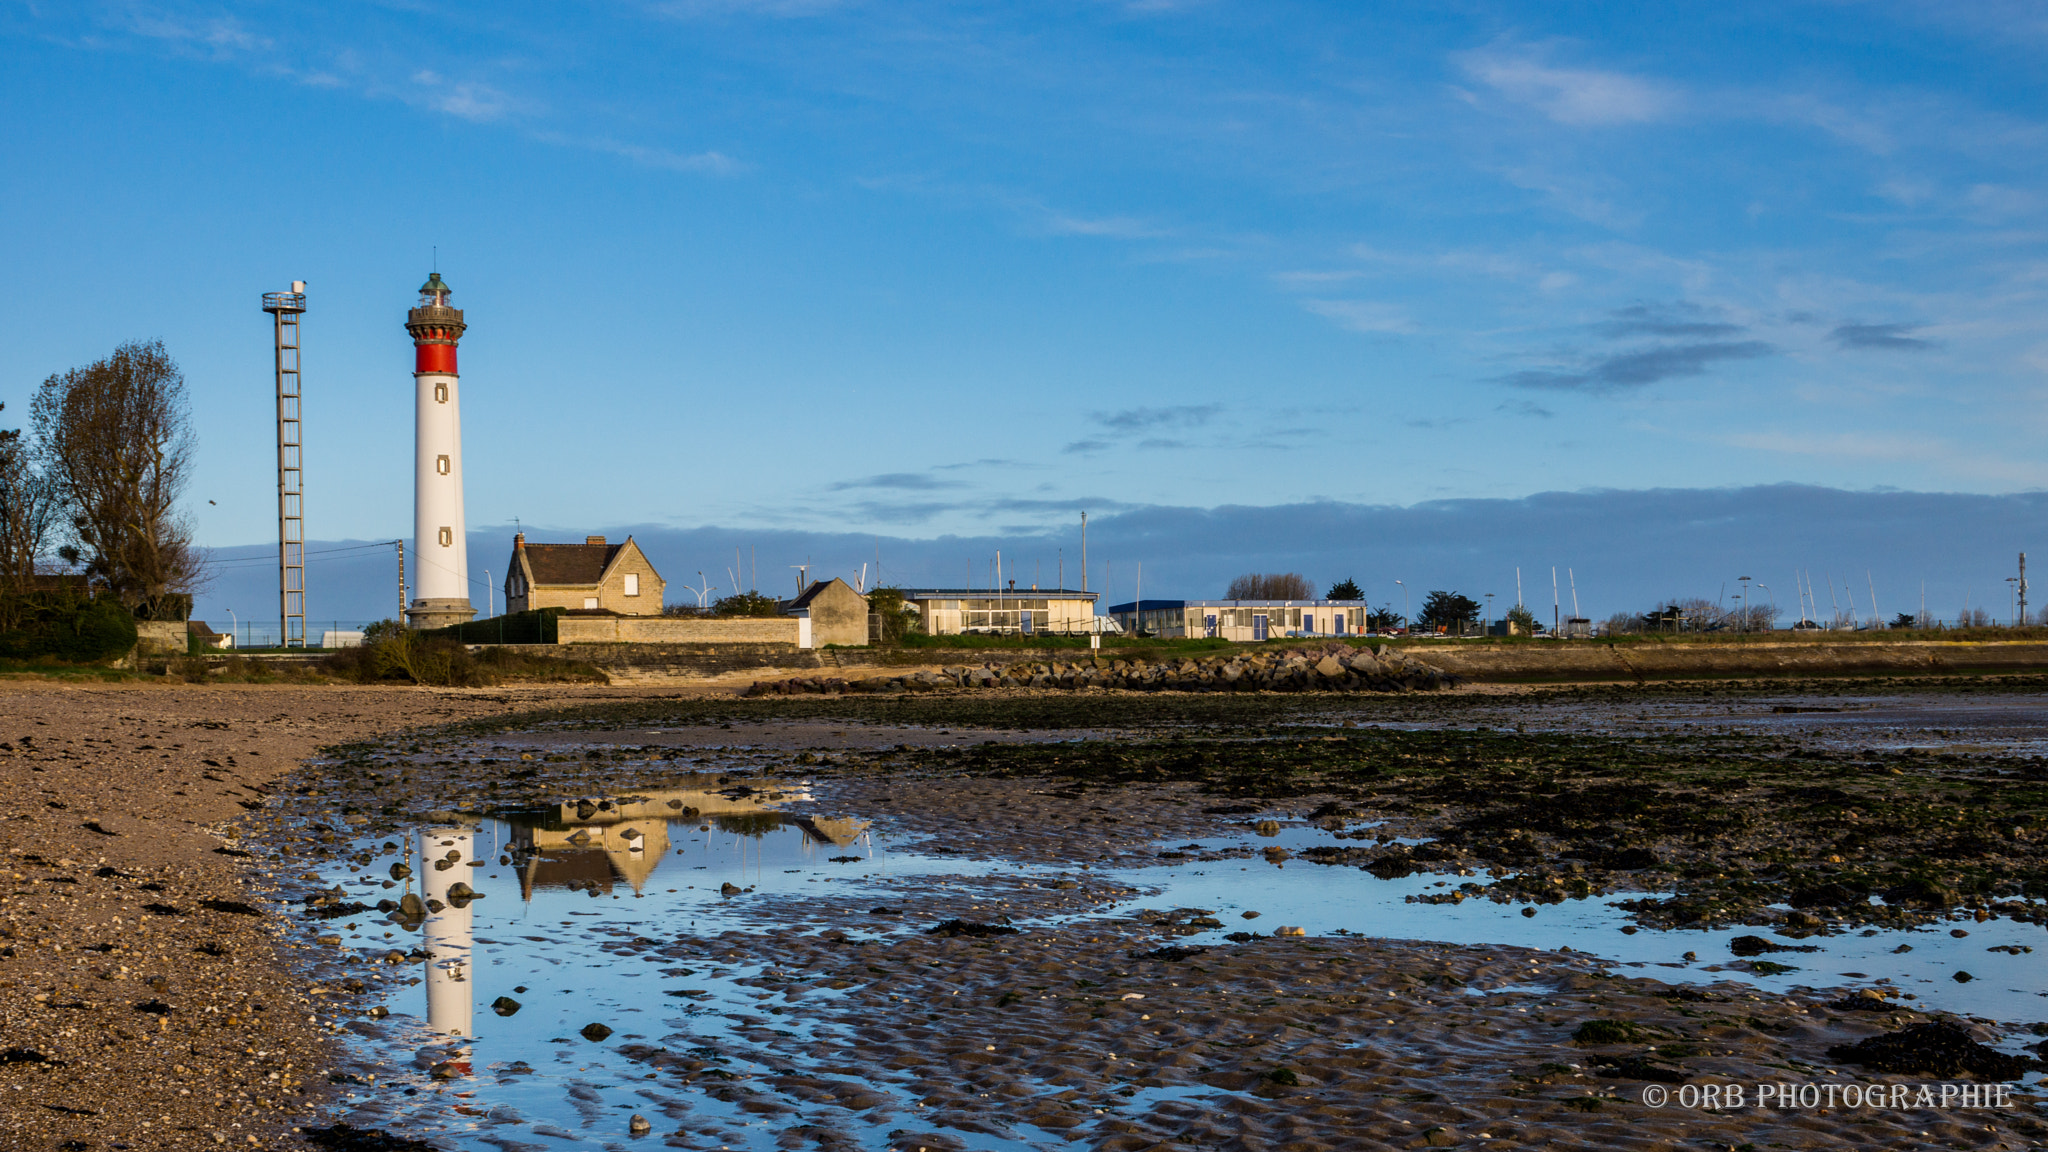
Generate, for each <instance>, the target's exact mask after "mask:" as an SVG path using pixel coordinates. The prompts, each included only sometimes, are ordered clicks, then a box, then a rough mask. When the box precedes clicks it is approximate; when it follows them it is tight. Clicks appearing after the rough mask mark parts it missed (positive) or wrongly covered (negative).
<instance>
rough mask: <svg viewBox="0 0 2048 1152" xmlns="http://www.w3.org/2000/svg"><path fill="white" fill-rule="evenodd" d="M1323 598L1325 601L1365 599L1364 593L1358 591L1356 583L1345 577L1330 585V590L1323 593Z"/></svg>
mask: <svg viewBox="0 0 2048 1152" xmlns="http://www.w3.org/2000/svg"><path fill="white" fill-rule="evenodd" d="M1323 598H1324V599H1325V600H1363V599H1365V593H1363V592H1360V591H1359V590H1358V581H1356V580H1353V579H1351V578H1350V577H1349V576H1346V577H1345V578H1344V579H1342V580H1339V581H1337V582H1336V583H1335V584H1332V585H1330V590H1329V591H1328V592H1325V593H1323Z"/></svg>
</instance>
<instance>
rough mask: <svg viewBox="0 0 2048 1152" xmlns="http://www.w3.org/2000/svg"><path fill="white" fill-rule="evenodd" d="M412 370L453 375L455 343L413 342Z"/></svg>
mask: <svg viewBox="0 0 2048 1152" xmlns="http://www.w3.org/2000/svg"><path fill="white" fill-rule="evenodd" d="M413 353H414V355H413V371H415V372H440V373H444V374H446V375H449V376H453V375H455V374H456V373H455V345H453V344H424V343H422V344H415V345H413Z"/></svg>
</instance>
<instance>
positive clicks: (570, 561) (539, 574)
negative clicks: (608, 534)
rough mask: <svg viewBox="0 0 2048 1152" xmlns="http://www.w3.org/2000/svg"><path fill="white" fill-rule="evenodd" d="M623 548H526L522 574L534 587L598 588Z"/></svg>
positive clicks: (544, 546) (541, 546)
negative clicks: (535, 585)
mask: <svg viewBox="0 0 2048 1152" xmlns="http://www.w3.org/2000/svg"><path fill="white" fill-rule="evenodd" d="M624 547H625V545H624V544H528V545H527V546H526V548H525V552H526V570H527V571H528V572H530V573H532V574H533V575H532V579H533V582H534V583H535V584H579V585H588V584H598V583H601V582H603V580H604V570H605V569H606V568H609V567H610V566H611V562H612V557H614V556H617V555H618V554H619V549H621V548H624Z"/></svg>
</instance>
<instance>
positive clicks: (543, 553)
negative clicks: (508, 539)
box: [505, 532, 668, 616]
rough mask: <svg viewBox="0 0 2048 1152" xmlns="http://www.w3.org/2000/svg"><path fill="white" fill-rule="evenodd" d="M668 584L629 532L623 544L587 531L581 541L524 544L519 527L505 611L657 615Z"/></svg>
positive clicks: (507, 567)
mask: <svg viewBox="0 0 2048 1152" xmlns="http://www.w3.org/2000/svg"><path fill="white" fill-rule="evenodd" d="M667 587H668V582H667V581H665V580H663V579H662V578H661V573H659V572H656V571H655V570H654V565H653V564H650V563H648V561H647V557H646V555H645V554H644V553H642V552H641V551H640V546H639V545H638V544H635V543H634V542H633V538H632V537H631V536H628V537H626V542H625V543H623V544H607V543H606V542H605V538H604V537H602V536H587V537H585V538H584V540H583V543H581V544H528V543H527V542H526V534H525V533H524V532H521V533H519V534H518V535H516V536H514V537H512V559H511V561H510V562H509V563H508V564H506V565H505V610H506V611H507V612H526V611H531V610H532V609H535V608H567V609H569V610H570V611H572V612H574V611H602V612H616V613H618V614H619V615H621V616H659V615H661V597H662V593H663V591H664V590H665V589H666V588H667Z"/></svg>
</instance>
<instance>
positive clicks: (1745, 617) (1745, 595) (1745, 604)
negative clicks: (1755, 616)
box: [1735, 576, 1749, 632]
mask: <svg viewBox="0 0 2048 1152" xmlns="http://www.w3.org/2000/svg"><path fill="white" fill-rule="evenodd" d="M1735 579H1736V582H1737V583H1739V584H1741V585H1742V630H1743V631H1744V632H1747V631H1749V577H1747V576H1737V577H1736V578H1735Z"/></svg>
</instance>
